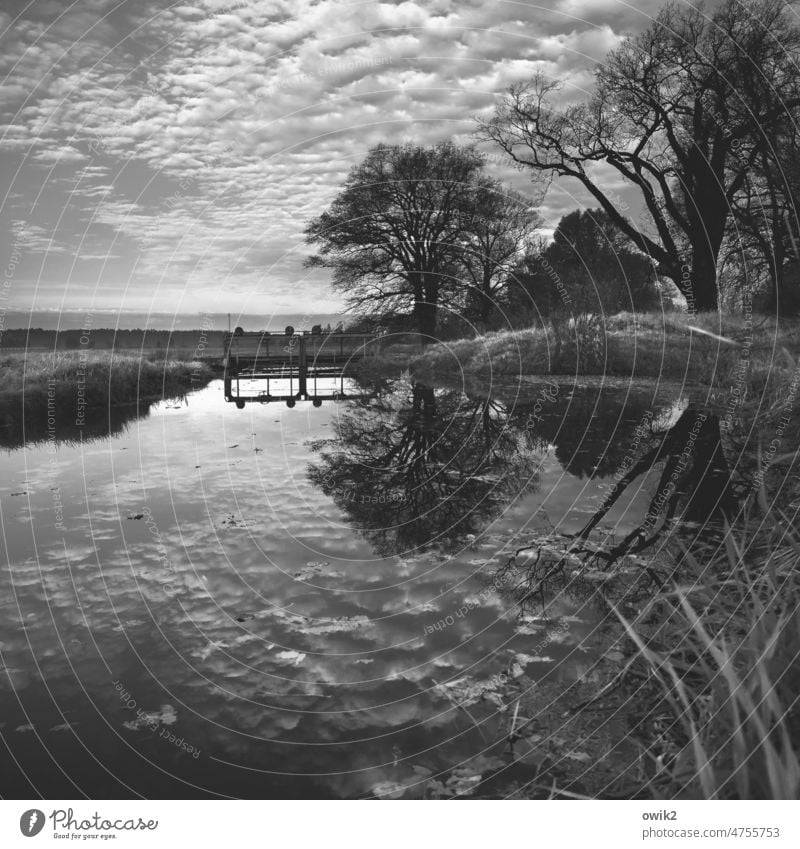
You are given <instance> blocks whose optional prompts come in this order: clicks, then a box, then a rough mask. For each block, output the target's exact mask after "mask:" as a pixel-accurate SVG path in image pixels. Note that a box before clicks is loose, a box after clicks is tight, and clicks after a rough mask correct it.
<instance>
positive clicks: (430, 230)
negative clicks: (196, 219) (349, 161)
mask: <svg viewBox="0 0 800 849" xmlns="http://www.w3.org/2000/svg"><path fill="white" fill-rule="evenodd" d="M483 163H484V160H483V157H482V156H481V155H480V154H479V153H477V152H476V151H475V150H474V149H473V148H464V147H458V146H456V145H454V144H450V143H442V144H439V145H436V146H435V147H418V146H413V145H391V146H388V145H378V146H377V147H375V148H373V149H372V150H371V151H370V152H369V154H368V155H367V157H366V159H365V160H364V161H363V162H362V163H361V164H359V165H356V166H355V167H354V168H353V169H352V171H351V172H350V175H349V176H348V178H347V181H346V183H345V185H344V188H343V190H342V191H341V192H340V193H339V195H338V196H337V197H336V198H335V199H334V201H333V203H332V204H331V205H330V207H329V208H328V209H327V210H326V211H325V212H323V213H322V215H320V216H319V217H318V218H315V219H314V220H313V221H311V222H310V223H309V225H308V226H307V227H306V231H305V233H306V239H307V241H308V242H309V243H310V244H312V245H316V246H318V247H319V251H318V253H317V254H316V255H314V256H312V257H310V258H309V259H308V260H307V264H308V265H310V266H318V267H322V268H329V269H332V270H333V284H334V286H335V287H336V288H337V289H339V290H340V291H342V292H344V293H345V294H346V295H347V298H348V301H349V303H350V305H351V307H353V308H354V309H356V311H361V312H373V313H374V312H380V311H384V312H403V311H408V310H410V312H411V314H412V315H413V317H414V320H415V323H416V327H417V329H418V330H419V331H420V332H421V333H422V334H424V335H425V336H426V337H427V338H428V340H430V339H432V338H434V337H435V334H436V323H437V313H438V309H439V306H440V305H441V303H442V301H443V299H444V298H447V297H448V296H452V295H453V293H454V291H455V290H456V289H463V283H461V282H460V281H459V280H458V275H457V274H455V273H454V269H456V268H458V267H459V264H460V262H461V261H462V257H463V250H464V246H465V243H466V241H467V228H468V227H469V225H470V222H471V221H472V220H473V217H474V216H473V215H472V212H473V210H474V204H475V198H474V195H475V190H476V187H477V184H478V180H479V177H480V175H481V169H482V168H483ZM462 295H463V291H459V292H458V297H461V296H462Z"/></svg>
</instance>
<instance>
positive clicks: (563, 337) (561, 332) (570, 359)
mask: <svg viewBox="0 0 800 849" xmlns="http://www.w3.org/2000/svg"><path fill="white" fill-rule="evenodd" d="M784 349H786V350H787V351H789V352H791V353H797V352H798V351H800V322H798V321H786V322H781V323H780V324H776V322H775V321H774V320H773V319H762V318H757V319H754V318H752V317H747V316H746V317H740V316H717V315H710V314H707V315H695V316H686V315H680V314H661V313H658V314H656V313H653V314H636V315H634V314H632V313H620V314H619V315H615V316H608V317H603V316H597V317H587V318H579V319H578V320H576V321H573V322H571V323H570V324H568V325H567V324H565V325H563V326H562V327H560V328H558V330H557V331H556V330H555V329H554V328H553V327H552V326H550V325H549V324H548V325H542V326H539V327H532V328H526V329H524V330H505V331H497V332H494V333H487V334H486V335H483V336H478V337H476V338H473V339H461V340H457V341H454V342H442V343H440V344H438V345H432V346H431V347H430V348H428V349H427V350H425V351H423V352H422V353H421V354H419V355H417V356H415V357H413V358H412V359H411V361H410V366H411V368H412V370H413V371H414V373H415V374H418V375H419V376H421V377H424V376H425V375H430V376H437V377H451V378H453V377H455V378H457V379H459V380H461V379H463V376H464V375H467V376H469V377H473V378H474V377H481V378H484V379H485V378H492V379H494V378H502V377H504V376H510V377H514V378H518V377H519V376H520V375H556V374H558V375H573V376H574V375H579V376H582V377H585V376H590V375H603V376H604V377H615V378H622V379H631V378H636V379H638V378H654V379H658V380H664V379H668V380H673V381H680V382H688V383H694V384H703V385H705V386H708V387H711V388H719V387H727V386H728V385H729V384H730V383H731V382H733V381H736V380H737V379H738V376H739V375H740V374H741V373H742V372H743V371H749V372H750V373H755V374H760V373H762V372H768V371H769V369H770V367H771V365H772V364H773V363H774V362H775V360H776V358H778V357H780V356H781V352H782V350H784Z"/></svg>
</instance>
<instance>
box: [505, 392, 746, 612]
mask: <svg viewBox="0 0 800 849" xmlns="http://www.w3.org/2000/svg"><path fill="white" fill-rule="evenodd" d="M656 470H657V471H658V475H659V477H658V482H657V484H656V486H655V489H654V491H653V495H652V497H651V499H650V503H649V505H648V509H647V513H646V515H645V519H644V520H643V521H642V523H641V524H640V525H638V526H637V527H636V528H634V529H633V530H632V531H631V532H630V533H628V534H627V535H626V536H625V538H624V539H623V540H622V541H621V542H618V543H616V542H614V541H613V540H611V539H610V537H609V536H605V535H604V536H602V537H600V538H594V539H593V538H591V534H592V531H594V530H595V529H596V528H597V527H598V525H599V524H600V523H601V522H602V520H603V519H604V518H605V516H606V515H608V513H609V511H610V510H611V508H612V507H613V506H614V505H615V504H616V503H617V501H618V500H619V499H620V498H621V497H622V495H623V493H624V492H625V491H626V490H627V489H628V487H629V486H630V485H631V484H632V483H633V482H634V481H636V480H637V479H639V478H641V477H644V476H646V475H648V474H649V473H651V472H653V471H656ZM737 508H738V498H737V496H736V495H735V493H734V485H733V481H732V473H731V469H730V466H729V465H728V462H727V459H726V457H725V453H724V451H723V445H722V438H721V432H720V422H719V417H718V416H716V415H714V414H713V413H710V412H707V411H704V410H699V409H697V408H693V407H689V408H687V409H686V410H685V411H684V412H683V413H682V415H681V416H680V418H679V419H678V421H677V422H676V423H675V425H674V426H673V427H672V428H670V430H669V431H668V432H667V433H666V434H664V435H663V436H662V435H652V436H651V437H650V439H649V441H648V444H647V445H646V446H645V447H644V448H643V449H642V451H641V453H640V456H639V459H638V460H635V461H633V462H632V464H631V465H630V468H629V469H628V471H627V472H625V473H624V474H622V476H621V477H620V478H619V479H618V480H617V481H616V483H615V484H614V486H613V488H612V490H611V492H610V493H609V495H608V497H607V498H606V500H605V501H604V502H603V504H602V505H601V506H600V508H599V509H598V510H597V511H596V512H595V513H594V514H593V516H592V518H591V519H590V520H589V521H588V522H587V523H586V525H585V526H584V527H583V528H582V529H581V531H580V532H579V533H578V534H576V535H575V536H566V535H563V534H557V533H549V534H537V535H536V536H535V537H534V538H533V539H532V541H531V542H530V543H526V544H525V545H524V546H522V547H521V548H519V549H518V550H517V551H516V553H515V554H514V555H512V556H511V557H510V558H509V559H508V561H507V562H506V563H505V564H504V565H503V567H502V568H501V570H500V573H499V574H500V575H501V576H502V575H506V574H510V573H511V571H512V570H513V571H514V572H516V571H517V570H521V571H522V572H523V574H524V577H523V579H522V580H521V581H518V582H516V590H517V592H518V593H519V594H520V599H519V601H520V602H521V603H524V602H525V601H527V600H532V599H536V598H538V599H539V600H540V601H541V603H542V604H545V600H546V598H547V597H548V596H551V595H553V594H554V593H555V594H557V593H559V592H560V591H563V590H565V589H566V588H567V587H569V590H568V591H569V595H570V596H572V597H574V598H578V599H580V600H582V601H587V600H588V599H589V598H591V599H592V601H593V602H594V603H595V604H597V603H600V605H601V608H602V607H603V600H604V598H605V595H606V593H611V595H617V596H619V595H621V594H622V593H620V592H619V590H616V591H615V589H614V584H615V583H617V582H619V583H620V585H621V586H624V588H625V589H624V596H625V599H626V600H627V601H631V600H632V599H633V598H635V597H636V596H637V595H638V594H639V593H641V592H650V590H651V589H652V586H651V585H652V583H653V582H654V583H656V584H659V585H660V584H662V583H663V581H664V579H665V578H666V577H667V576H666V575H665V574H661V573H660V572H659V564H658V563H656V562H655V561H654V562H652V563H650V564H647V565H645V566H644V568H643V570H642V573H641V574H640V575H638V576H634V577H633V578H632V577H631V575H630V574H625V575H623V574H622V573H620V572H617V571H608V569H609V567H610V566H612V565H613V564H614V563H616V562H617V561H618V560H620V559H621V558H623V557H624V556H625V555H628V554H636V553H638V552H641V551H643V550H644V549H647V548H648V547H650V546H652V545H653V544H654V543H655V542H656V541H659V540H660V539H661V538H662V537H663V536H664V535H665V534H667V533H673V532H677V533H680V534H681V535H683V534H684V533H685V532H689V531H691V532H693V533H694V536H695V539H696V540H697V541H699V542H700V543H702V542H703V540H706V541H707V540H708V537H709V536H710V532H711V531H713V530H714V529H717V530H720V531H722V530H723V529H722V527H721V523H720V519H723V518H726V519H731V518H732V517H733V515H734V514H735V512H736V510H737ZM676 519H677V527H675V526H674V524H673V522H674V520H676ZM698 526H699V527H701V528H702V533H700V534H698V533H696V529H697V527H698ZM688 544H689V548H691V547H692V546H693V540H692V539H690V540H688ZM685 545H686V541H684V543H683V546H685ZM681 550H683V548H681ZM523 555H524V557H523ZM682 556H683V555H682V554H680V553H679V555H678V556H677V558H676V559H675V563H676V564H680V562H681V559H682ZM637 563H640V561H637ZM600 564H603V565H602V566H600ZM598 582H599V583H598ZM634 585H635V586H634ZM607 612H608V611H607V610H601V614H602V615H605V614H606V613H607Z"/></svg>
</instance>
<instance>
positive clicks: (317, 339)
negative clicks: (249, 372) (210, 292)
mask: <svg viewBox="0 0 800 849" xmlns="http://www.w3.org/2000/svg"><path fill="white" fill-rule="evenodd" d="M378 338H379V337H377V336H375V335H373V334H369V333H295V334H293V335H291V336H287V335H285V334H282V333H281V334H279V333H269V332H264V333H258V332H255V333H253V332H251V333H238V334H236V333H226V334H225V336H224V350H225V358H226V363H227V364H229V365H231V366H234V367H235V365H236V363H237V362H238V363H240V364H241V363H245V364H246V365H247V366H249V365H250V364H253V363H256V362H261V363H269V362H270V361H273V362H286V361H287V360H288V361H293V360H298V361H299V360H300V359H305V360H306V361H307V362H309V363H313V362H315V361H317V360H321V361H328V360H335V361H337V362H340V361H346V360H348V359H360V358H361V357H364V356H367V355H369V354H372V353H377V351H378V348H379V344H380V343H379V342H378V341H377V340H378Z"/></svg>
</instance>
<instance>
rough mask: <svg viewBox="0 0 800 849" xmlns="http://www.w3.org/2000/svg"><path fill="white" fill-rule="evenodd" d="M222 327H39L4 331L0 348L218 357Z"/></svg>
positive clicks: (220, 348) (220, 352)
mask: <svg viewBox="0 0 800 849" xmlns="http://www.w3.org/2000/svg"><path fill="white" fill-rule="evenodd" d="M223 333H224V331H222V330H140V329H136V330H114V329H113V328H108V329H106V328H93V329H90V330H43V329H41V328H32V329H30V330H28V329H17V330H4V331H3V332H2V333H0V349H8V348H17V349H19V348H25V349H28V348H47V349H49V350H53V351H77V350H80V349H82V348H92V349H101V350H102V349H114V350H120V351H136V350H142V349H144V350H145V351H147V352H148V353H150V352H153V351H155V352H162V351H163V352H164V354H165V355H166V354H168V353H170V352H173V353H177V352H180V354H181V356H182V357H184V358H185V357H187V356H189V357H196V358H203V357H219V356H222V337H223Z"/></svg>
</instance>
